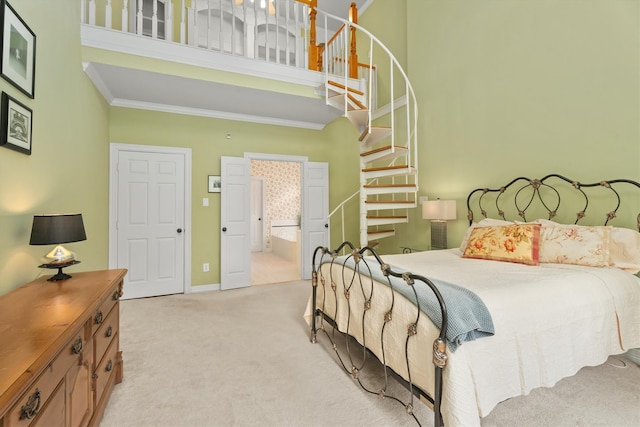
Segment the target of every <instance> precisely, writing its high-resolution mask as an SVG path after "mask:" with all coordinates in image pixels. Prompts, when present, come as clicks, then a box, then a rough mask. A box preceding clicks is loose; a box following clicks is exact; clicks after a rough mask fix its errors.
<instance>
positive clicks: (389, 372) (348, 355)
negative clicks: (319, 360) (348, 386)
mask: <svg viewBox="0 0 640 427" xmlns="http://www.w3.org/2000/svg"><path fill="white" fill-rule="evenodd" d="M345 249H347V250H350V254H348V255H347V256H346V257H345V258H344V259H343V260H342V261H340V260H337V257H338V256H339V254H340V253H342V251H343V250H345ZM367 257H373V258H375V260H376V261H377V263H378V264H379V265H378V264H375V263H373V262H372V260H371V258H369V260H368V259H367ZM347 261H351V262H353V263H355V269H353V268H351V267H347V266H346V263H347ZM323 263H330V264H331V265H332V266H333V265H338V266H339V267H341V272H342V277H340V278H339V280H342V283H343V287H344V292H343V294H342V295H339V292H338V291H337V286H336V285H335V283H336V282H335V279H336V278H335V277H333V268H331V269H329V277H325V274H324V273H323V271H322V270H321V269H320V265H321V264H323ZM372 268H380V269H381V270H382V274H383V276H384V277H385V278H386V280H387V281H388V286H389V288H390V289H391V295H392V301H391V304H390V306H389V307H388V308H387V307H385V309H384V319H383V321H382V327H381V329H380V330H379V331H375V333H378V332H379V333H380V338H381V343H382V346H381V355H380V356H379V357H378V356H375V355H374V354H373V352H371V351H370V349H368V348H367V342H366V338H365V337H366V334H365V331H364V329H365V326H366V325H367V322H366V320H367V316H368V313H369V312H370V309H371V308H372V306H373V305H374V304H376V302H375V300H374V286H373V281H374V279H373V276H372V274H371V273H372ZM390 277H396V278H401V279H402V280H403V281H404V283H405V284H406V285H407V286H410V287H411V289H412V292H413V294H414V296H415V300H416V302H417V304H416V308H417V309H416V313H415V320H414V321H412V322H411V323H410V324H409V325H407V336H406V340H405V346H404V360H405V363H406V372H407V378H406V379H403V378H402V377H401V376H400V375H398V374H397V373H396V372H395V371H394V370H393V368H392V367H390V366H388V365H387V362H386V361H387V352H389V351H392V350H390V349H386V348H385V346H384V342H385V341H384V334H385V329H386V327H387V325H388V324H389V322H392V321H393V317H394V316H393V315H394V313H393V310H394V306H395V298H396V292H397V291H396V290H395V288H394V287H395V285H394V284H392V282H391V280H390ZM369 281H370V283H371V286H370V287H368V286H367V284H368V283H369ZM416 282H423V283H425V284H426V285H427V286H428V287H429V288H430V289H431V291H432V292H433V294H434V295H435V297H436V298H437V301H438V304H439V306H440V312H441V316H442V317H441V318H442V326H441V328H440V333H439V335H438V337H437V338H436V339H435V340H434V342H433V357H432V361H433V364H434V369H435V371H434V382H435V383H434V393H433V394H434V395H433V396H430V395H429V394H428V393H426V392H425V391H423V390H421V389H420V388H419V387H417V386H416V385H415V384H414V383H413V382H412V379H411V366H410V364H409V342H410V340H411V339H412V338H413V337H415V336H416V334H417V333H418V320H419V319H420V316H424V315H425V314H424V313H423V312H422V310H421V307H420V303H419V301H418V298H417V294H416V290H415V287H414V285H415V284H416ZM311 283H312V304H313V314H314V315H313V316H312V320H311V336H310V340H311V342H312V343H315V342H316V341H317V334H318V332H323V333H324V334H325V335H326V337H327V338H328V339H329V341H330V342H331V344H332V347H333V350H334V351H335V353H336V355H337V357H338V359H339V361H340V363H341V364H342V367H343V368H344V370H345V372H347V373H348V374H349V375H351V376H352V378H353V379H354V380H356V381H357V382H358V384H359V385H360V386H361V387H362V388H363V389H364V390H365V391H367V392H369V393H373V394H377V395H379V396H380V397H383V398H390V399H392V400H394V401H396V402H398V403H400V404H402V405H403V406H404V407H405V410H406V411H407V413H408V414H409V415H410V416H412V417H413V418H414V420H415V421H416V422H417V423H418V424H420V420H418V418H417V417H416V415H415V413H414V407H415V406H414V398H415V397H424V398H425V399H427V400H428V402H430V403H431V404H432V405H433V411H434V426H436V427H439V426H442V425H443V421H442V414H441V402H442V386H443V384H442V374H443V369H444V367H445V366H446V363H447V352H446V344H445V337H446V333H447V309H446V306H445V303H444V299H443V298H442V295H441V294H440V291H439V290H438V288H437V287H436V286H435V285H434V284H433V283H432V282H431V281H430V280H429V279H427V278H426V277H423V276H420V275H416V274H412V273H409V272H404V273H399V272H396V271H394V270H393V269H392V268H391V267H390V266H389V265H388V264H386V263H384V262H383V260H382V259H381V258H380V256H379V255H378V254H377V253H376V251H375V250H374V249H372V248H370V247H368V246H367V247H364V248H362V249H358V248H356V247H355V246H354V245H353V244H352V243H351V242H343V243H342V244H341V245H340V246H339V247H338V248H337V249H335V250H333V251H331V250H329V249H328V248H326V247H322V246H319V247H317V248H316V249H315V251H314V253H313V258H312V282H311ZM318 286H321V287H322V288H323V292H322V295H323V296H324V299H326V295H327V293H328V292H330V293H332V294H333V295H334V297H335V298H336V299H335V301H336V307H335V310H334V312H333V313H327V312H326V305H325V303H324V301H321V304H320V307H318V300H317V299H318ZM356 292H359V293H361V294H360V296H361V297H362V298H363V300H364V307H362V331H355V330H351V329H350V328H351V323H350V321H349V320H350V319H351V316H352V315H354V311H352V310H353V308H354V307H352V303H351V301H350V300H352V299H353V298H352V296H353V294H354V293H356ZM339 298H340V299H339ZM339 300H340V301H342V303H344V304H346V307H347V312H348V315H347V320H346V322H347V323H346V324H347V326H346V331H339V330H338V327H337V321H338V320H340V319H337V317H338V316H339V314H338V301H339ZM325 323H328V324H329V325H330V331H329V330H327V328H325ZM354 336H361V337H362V341H363V342H362V343H360V344H361V346H355V347H356V348H355V349H354V348H353V347H354V345H353V341H356V340H355V339H353V338H354ZM338 338H345V341H344V343H345V345H344V348H345V349H344V350H343V353H344V354H341V352H340V351H339V349H338V345H337V339H338ZM397 350H398V349H393V351H397ZM356 351H362V360H361V362H359V363H358V362H356V361H355V360H354V359H355V357H354V356H355V352H356ZM373 357H376V358H377V359H378V360H379V361H380V363H381V364H382V366H383V369H384V387H383V388H382V389H380V390H372V389H370V388H369V387H368V386H367V385H366V384H364V383H363V382H362V381H361V376H360V373H361V372H362V370H363V369H364V368H365V365H366V361H367V359H368V358H373ZM388 376H393V377H396V378H397V379H400V382H401V383H402V384H404V385H405V387H406V388H407V389H408V390H409V396H410V397H409V399H408V401H403V400H402V399H400V398H398V397H395V396H392V395H390V394H388Z"/></svg>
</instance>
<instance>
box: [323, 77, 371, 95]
mask: <svg viewBox="0 0 640 427" xmlns="http://www.w3.org/2000/svg"><path fill="white" fill-rule="evenodd" d="M327 83H328V84H330V85H331V86H335V87H338V88H340V89H342V90H346V91H348V92H353V93H355V94H356V95H361V96H364V92H362V91H359V90H358V89H354V88H352V87H346V86H345V85H343V84H342V83H338V82H336V81H333V80H327Z"/></svg>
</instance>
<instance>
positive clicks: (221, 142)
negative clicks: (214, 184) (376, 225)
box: [109, 108, 358, 286]
mask: <svg viewBox="0 0 640 427" xmlns="http://www.w3.org/2000/svg"><path fill="white" fill-rule="evenodd" d="M109 126H110V133H109V138H110V141H111V142H117V143H123V144H141V145H154V146H171V147H188V148H191V149H192V162H193V163H192V194H191V196H192V206H191V212H192V224H191V226H192V247H191V251H192V264H191V277H192V285H194V286H197V285H204V284H216V283H220V228H221V224H220V195H218V194H210V193H208V192H207V175H219V174H220V156H233V157H243V156H244V153H267V154H283V155H293V156H307V157H308V159H309V161H313V162H329V163H330V171H329V174H330V176H332V177H333V176H338V175H340V173H341V169H344V168H343V167H342V166H341V165H342V164H343V163H344V162H347V163H348V161H343V160H342V158H344V157H345V156H344V155H336V153H337V151H336V150H335V148H337V147H341V146H344V145H346V144H347V141H344V137H343V136H341V135H344V132H345V131H346V132H351V129H350V128H349V126H350V124H349V123H348V122H347V121H346V119H339V120H337V121H336V122H334V123H333V124H331V125H330V126H329V127H328V128H327V129H326V130H325V131H312V130H305V129H298V128H289V127H282V126H270V125H262V124H252V123H246V122H238V121H229V120H219V119H212V118H205V117H194V116H187V115H180V114H169V113H160V112H152V111H143V110H133V109H128V108H112V111H111V116H110V123H109ZM228 133H229V134H230V135H231V138H230V139H227V134H228ZM356 140H357V139H356V137H355V136H353V137H352V139H351V141H348V142H349V143H351V146H352V147H354V148H353V150H352V151H353V156H350V157H351V159H352V160H351V162H353V159H354V158H355V159H357V144H355V141H356ZM349 169H350V171H349V172H348V173H350V174H354V176H355V181H353V180H352V181H350V182H349V185H345V184H344V183H343V182H340V181H336V182H337V183H336V184H335V185H332V188H331V189H330V197H331V205H332V206H334V205H335V204H337V203H338V202H339V201H340V200H342V199H344V197H346V196H343V195H344V194H346V193H347V192H349V191H351V192H353V191H356V190H357V188H358V174H357V169H356V170H355V171H353V169H354V168H353V165H351V167H350V168H349ZM332 181H333V180H332ZM334 186H335V187H337V188H335V191H334V188H333V187H334ZM350 187H352V188H351V189H350ZM204 197H208V198H209V206H208V207H203V206H202V199H203V198H204ZM205 262H208V263H210V270H209V272H207V273H204V272H202V264H203V263H205Z"/></svg>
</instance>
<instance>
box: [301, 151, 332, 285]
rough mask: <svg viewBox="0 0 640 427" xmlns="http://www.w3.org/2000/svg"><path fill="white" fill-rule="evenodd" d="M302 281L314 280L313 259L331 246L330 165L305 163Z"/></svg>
mask: <svg viewBox="0 0 640 427" xmlns="http://www.w3.org/2000/svg"><path fill="white" fill-rule="evenodd" d="M302 218H303V220H302V257H301V259H302V278H303V279H305V280H308V279H311V257H312V256H313V251H314V249H315V248H316V247H318V246H327V245H328V244H329V228H328V224H329V165H328V164H327V163H317V162H306V163H305V164H304V177H303V190H302Z"/></svg>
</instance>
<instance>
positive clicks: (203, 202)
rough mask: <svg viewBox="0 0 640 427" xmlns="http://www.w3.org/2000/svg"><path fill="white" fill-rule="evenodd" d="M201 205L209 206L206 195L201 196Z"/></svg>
mask: <svg viewBox="0 0 640 427" xmlns="http://www.w3.org/2000/svg"><path fill="white" fill-rule="evenodd" d="M202 206H209V198H208V197H203V198H202Z"/></svg>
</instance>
